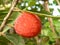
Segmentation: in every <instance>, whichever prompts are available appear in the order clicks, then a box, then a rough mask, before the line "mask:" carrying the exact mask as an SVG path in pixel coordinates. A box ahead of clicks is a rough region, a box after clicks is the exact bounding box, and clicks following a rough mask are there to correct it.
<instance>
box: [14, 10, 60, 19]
mask: <svg viewBox="0 0 60 45" xmlns="http://www.w3.org/2000/svg"><path fill="white" fill-rule="evenodd" d="M13 11H17V12H23V11H26V12H30V13H33V14H37V15H38V16H43V17H49V18H58V19H60V16H53V15H48V14H43V13H37V12H32V11H27V10H20V9H17V10H13Z"/></svg>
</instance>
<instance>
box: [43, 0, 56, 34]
mask: <svg viewBox="0 0 60 45" xmlns="http://www.w3.org/2000/svg"><path fill="white" fill-rule="evenodd" d="M44 8H45V10H46V11H48V12H50V10H49V7H48V0H47V1H44ZM48 21H49V23H50V28H51V30H52V32H53V33H55V29H54V25H53V20H52V18H48Z"/></svg>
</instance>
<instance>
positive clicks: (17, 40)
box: [6, 34, 25, 45]
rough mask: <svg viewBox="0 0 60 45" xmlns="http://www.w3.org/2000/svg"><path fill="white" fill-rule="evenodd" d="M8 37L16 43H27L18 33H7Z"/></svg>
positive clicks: (21, 44) (23, 44) (18, 44)
mask: <svg viewBox="0 0 60 45" xmlns="http://www.w3.org/2000/svg"><path fill="white" fill-rule="evenodd" d="M6 38H7V39H8V40H9V41H10V42H11V43H13V44H14V45H25V43H24V40H23V38H22V37H20V36H18V35H16V34H7V35H6Z"/></svg>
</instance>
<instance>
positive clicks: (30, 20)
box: [14, 12, 42, 38]
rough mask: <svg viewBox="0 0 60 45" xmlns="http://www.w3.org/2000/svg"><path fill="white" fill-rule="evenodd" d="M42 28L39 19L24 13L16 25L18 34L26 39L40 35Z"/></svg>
mask: <svg viewBox="0 0 60 45" xmlns="http://www.w3.org/2000/svg"><path fill="white" fill-rule="evenodd" d="M41 27H42V24H41V20H40V19H39V17H38V16H37V15H35V14H32V13H29V12H22V13H21V15H19V17H17V19H16V20H15V23H14V29H15V31H16V33H17V34H19V35H21V36H23V37H26V38H31V37H35V36H36V35H38V34H39V33H40V32H41Z"/></svg>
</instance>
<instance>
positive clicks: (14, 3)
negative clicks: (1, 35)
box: [0, 0, 18, 31]
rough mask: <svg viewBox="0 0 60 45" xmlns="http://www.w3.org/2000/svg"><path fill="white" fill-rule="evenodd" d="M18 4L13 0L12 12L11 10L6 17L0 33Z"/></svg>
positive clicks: (16, 0) (0, 27)
mask: <svg viewBox="0 0 60 45" xmlns="http://www.w3.org/2000/svg"><path fill="white" fill-rule="evenodd" d="M17 2H18V0H13V2H12V5H11V8H10V10H9V12H8V14H7V15H6V16H5V18H4V20H3V22H2V24H1V26H0V31H1V30H2V29H3V28H4V26H5V24H6V22H7V20H8V18H9V17H10V16H11V14H12V12H13V9H14V7H15V5H16V4H17Z"/></svg>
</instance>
